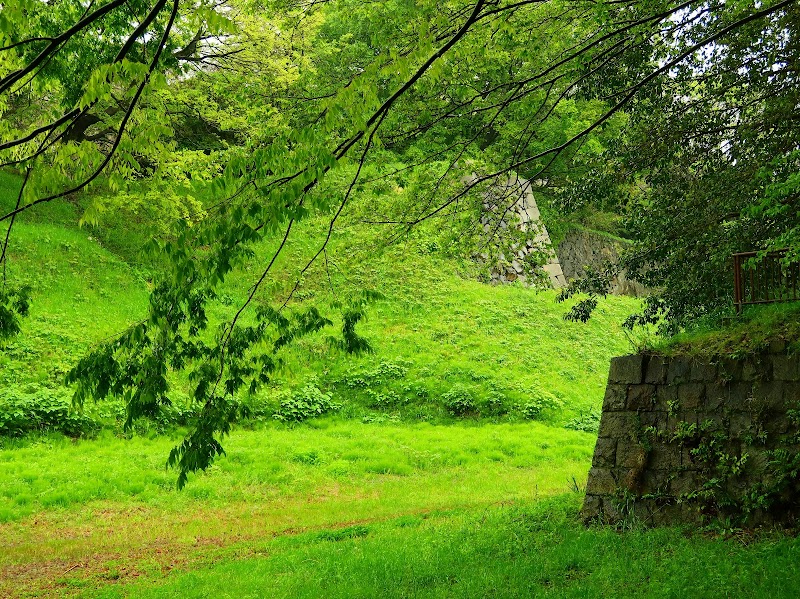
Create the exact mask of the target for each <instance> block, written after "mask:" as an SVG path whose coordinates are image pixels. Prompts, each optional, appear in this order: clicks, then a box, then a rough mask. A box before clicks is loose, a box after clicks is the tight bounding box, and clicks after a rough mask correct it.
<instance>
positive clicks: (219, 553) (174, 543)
mask: <svg viewBox="0 0 800 599" xmlns="http://www.w3.org/2000/svg"><path fill="white" fill-rule="evenodd" d="M378 501H379V500H378V499H376V498H375V497H372V494H364V493H363V490H355V489H342V488H341V487H339V486H338V485H337V487H336V488H335V489H320V490H319V492H317V493H315V494H314V497H313V498H312V500H311V501H309V497H308V496H304V497H297V498H294V499H289V500H281V501H269V502H265V503H263V504H259V505H254V504H249V503H235V504H233V503H232V504H228V505H226V506H225V507H224V508H220V507H216V508H210V507H202V506H197V509H193V510H192V513H184V512H177V511H175V512H168V511H164V510H163V509H159V508H150V507H145V506H136V507H131V506H117V505H113V504H107V503H106V504H102V505H95V506H87V507H85V508H84V509H82V510H81V511H80V512H77V513H75V512H73V513H70V512H60V513H47V514H44V515H40V516H37V517H32V518H30V519H28V520H25V521H21V522H18V523H12V524H6V525H2V526H0V538H3V539H4V540H5V542H4V546H5V547H4V549H5V550H4V551H3V552H2V556H0V597H9V598H11V597H26V596H41V595H51V594H57V595H58V596H72V595H76V594H79V593H81V592H86V591H87V589H91V588H99V587H103V586H107V585H109V584H124V583H130V582H132V581H134V580H136V579H139V578H143V577H144V578H146V579H151V580H156V579H159V578H162V577H163V576H165V575H166V574H168V573H170V572H171V571H173V570H180V571H186V570H189V569H192V568H197V567H202V566H207V565H210V564H213V563H214V562H216V561H218V560H220V559H241V558H245V557H248V556H252V555H255V554H259V555H263V554H264V552H265V548H264V546H263V543H264V542H265V541H269V540H271V539H273V538H275V537H278V536H285V535H295V534H301V533H306V532H312V531H317V530H320V531H321V530H330V529H336V528H346V527H350V526H355V525H364V524H369V523H374V522H380V521H384V520H387V519H392V518H397V517H401V516H408V515H421V514H425V513H429V512H431V511H437V510H439V509H440V508H439V507H432V508H422V507H421V506H418V508H417V509H408V507H409V506H403V505H395V506H392V507H387V506H386V505H383V506H382V507H381V508H380V509H377V510H376V509H375V507H376V503H377V502H378ZM343 504H345V505H343ZM448 507H449V509H453V508H454V507H461V508H466V507H474V506H452V505H450V506H448ZM343 515H347V516H348V519H347V520H346V521H343V520H342V516H343ZM76 521H77V522H79V523H77V524H76V523H75V522H76Z"/></svg>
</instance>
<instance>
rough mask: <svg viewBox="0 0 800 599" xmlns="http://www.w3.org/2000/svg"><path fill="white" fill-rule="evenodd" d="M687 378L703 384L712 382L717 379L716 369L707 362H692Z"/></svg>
mask: <svg viewBox="0 0 800 599" xmlns="http://www.w3.org/2000/svg"><path fill="white" fill-rule="evenodd" d="M689 378H690V379H691V380H693V381H695V382H703V383H706V382H711V381H714V380H715V379H716V378H717V367H716V365H714V364H711V363H710V362H707V361H703V360H697V361H694V362H692V365H691V368H690V371H689Z"/></svg>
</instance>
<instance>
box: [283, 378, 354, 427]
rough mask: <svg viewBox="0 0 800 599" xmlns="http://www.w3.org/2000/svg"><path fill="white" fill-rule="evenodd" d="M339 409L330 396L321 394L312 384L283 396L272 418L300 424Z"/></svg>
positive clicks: (339, 405)
mask: <svg viewBox="0 0 800 599" xmlns="http://www.w3.org/2000/svg"><path fill="white" fill-rule="evenodd" d="M341 407H342V406H341V404H338V403H335V402H334V401H333V400H332V399H331V396H330V394H328V393H323V392H322V391H320V390H319V388H318V387H317V386H316V385H314V384H308V385H306V386H305V387H303V388H302V389H300V390H298V391H293V392H291V393H287V394H285V395H284V396H283V398H282V399H281V403H280V407H279V408H278V411H277V412H275V414H273V418H275V419H276V420H280V421H282V422H302V421H303V420H307V419H308V418H314V417H315V416H322V415H323V414H326V413H328V412H334V411H336V410H338V409H340V408H341Z"/></svg>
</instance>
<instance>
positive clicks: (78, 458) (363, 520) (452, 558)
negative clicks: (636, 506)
mask: <svg viewBox="0 0 800 599" xmlns="http://www.w3.org/2000/svg"><path fill="white" fill-rule="evenodd" d="M169 443H170V441H169V439H164V438H161V437H158V438H154V439H143V438H140V437H137V438H133V439H130V440H124V439H119V438H115V437H111V436H110V435H106V436H103V437H101V438H99V439H96V440H90V441H79V442H71V441H66V440H64V439H63V438H56V437H53V438H50V439H40V440H38V441H32V440H28V441H20V442H18V443H17V446H15V447H13V448H9V449H5V450H2V451H0V489H2V495H0V506H2V507H0V510H1V511H0V513H2V514H3V518H4V519H5V523H2V524H0V537H2V538H3V539H4V550H3V551H2V552H0V595H2V596H81V597H175V596H180V597H183V596H186V597H209V596H221V597H376V596H384V595H385V596H390V597H531V596H540V595H543V596H554V597H587V596H606V595H608V596H613V597H675V598H680V597H768V596H772V597H793V596H796V595H797V593H798V592H800V566H798V564H800V561H798V558H800V541H798V540H797V539H795V538H793V537H791V536H785V535H779V534H774V533H769V532H762V533H759V534H758V535H752V534H749V535H748V534H744V533H741V532H738V531H732V534H729V535H727V536H726V535H720V534H711V533H704V532H701V531H698V530H696V529H678V528H673V529H661V530H646V529H643V528H640V527H638V526H637V525H636V524H635V523H630V525H629V526H628V527H627V528H626V529H624V530H615V529H611V528H605V527H602V526H593V527H590V528H587V527H585V526H584V525H583V524H582V523H581V522H579V520H578V516H577V512H578V509H579V507H580V502H581V499H582V494H581V486H582V484H583V483H584V482H585V479H586V473H587V471H588V468H589V462H590V455H591V452H592V449H593V445H594V438H593V436H592V435H589V434H586V433H580V432H574V431H566V430H563V429H559V428H555V427H550V426H546V425H543V424H539V423H525V424H483V425H480V426H476V425H468V424H453V425H448V426H433V425H430V424H424V423H421V424H390V425H386V424H384V425H374V424H370V425H367V424H361V423H356V422H353V421H343V420H340V419H322V420H317V421H312V422H310V423H308V424H304V425H300V426H296V427H286V426H282V425H272V426H270V427H267V428H265V429H262V430H240V431H237V432H235V433H234V434H233V435H232V436H231V438H230V439H228V441H227V443H226V447H227V449H228V451H229V455H228V457H227V458H223V459H221V460H219V461H218V462H217V463H216V464H215V465H214V467H213V468H211V469H210V470H209V471H208V472H207V473H205V474H202V475H200V476H198V477H196V478H194V479H193V480H192V481H191V483H190V485H189V486H188V487H187V489H186V490H184V491H183V492H177V491H175V490H174V486H173V484H172V483H173V474H172V473H170V472H165V471H164V470H163V468H162V467H161V465H162V464H163V459H164V452H165V451H166V449H167V448H168V447H169Z"/></svg>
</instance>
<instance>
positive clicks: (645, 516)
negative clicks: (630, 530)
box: [633, 501, 653, 524]
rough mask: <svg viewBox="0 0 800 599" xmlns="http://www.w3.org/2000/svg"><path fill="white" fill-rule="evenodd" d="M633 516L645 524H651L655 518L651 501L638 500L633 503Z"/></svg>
mask: <svg viewBox="0 0 800 599" xmlns="http://www.w3.org/2000/svg"><path fill="white" fill-rule="evenodd" d="M633 517H634V518H636V519H637V520H639V521H640V522H642V523H643V524H650V521H651V520H652V518H653V513H652V510H651V509H650V502H649V501H636V502H634V504H633Z"/></svg>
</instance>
